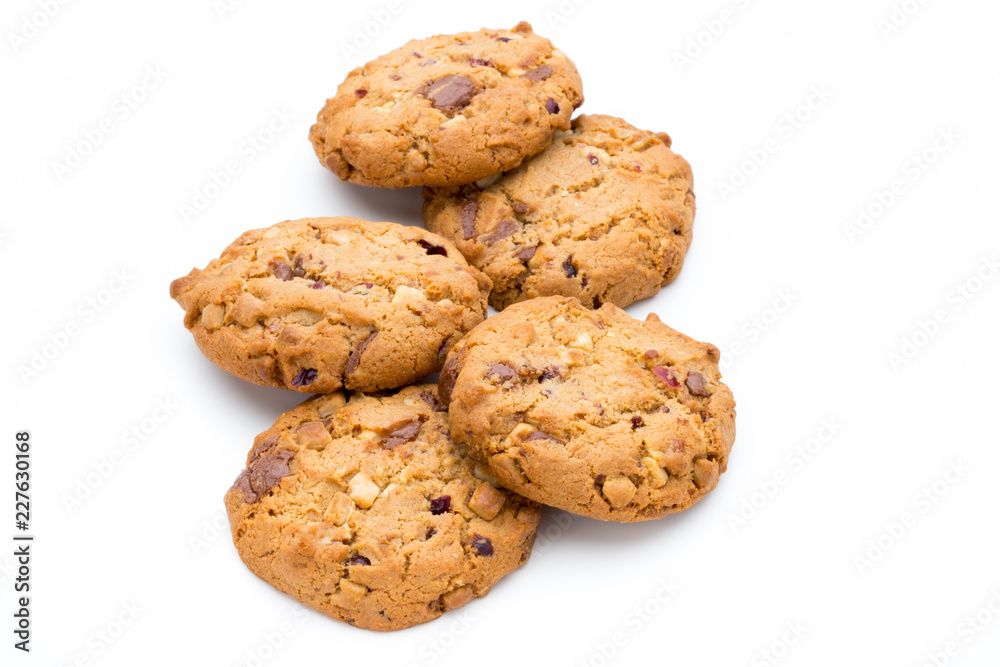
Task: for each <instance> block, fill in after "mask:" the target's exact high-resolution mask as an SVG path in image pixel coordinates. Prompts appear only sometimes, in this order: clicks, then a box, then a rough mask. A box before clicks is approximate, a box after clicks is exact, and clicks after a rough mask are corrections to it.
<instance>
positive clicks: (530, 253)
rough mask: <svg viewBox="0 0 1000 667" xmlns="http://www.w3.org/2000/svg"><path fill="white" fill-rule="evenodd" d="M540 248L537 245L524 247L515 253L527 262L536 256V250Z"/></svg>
mask: <svg viewBox="0 0 1000 667" xmlns="http://www.w3.org/2000/svg"><path fill="white" fill-rule="evenodd" d="M537 250H538V247H537V246H530V247H524V248H521V249H520V250H518V251H517V254H516V255H514V256H515V257H517V258H518V259H519V260H521V261H522V262H527V261H528V260H529V259H531V258H532V257H534V256H535V252H536V251H537Z"/></svg>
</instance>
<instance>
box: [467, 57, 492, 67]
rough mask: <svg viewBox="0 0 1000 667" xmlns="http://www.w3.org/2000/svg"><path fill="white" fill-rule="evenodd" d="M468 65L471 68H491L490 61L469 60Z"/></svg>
mask: <svg viewBox="0 0 1000 667" xmlns="http://www.w3.org/2000/svg"><path fill="white" fill-rule="evenodd" d="M469 64H470V65H472V66H473V67H493V62H492V61H490V60H480V59H479V58H469Z"/></svg>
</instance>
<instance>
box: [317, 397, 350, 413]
mask: <svg viewBox="0 0 1000 667" xmlns="http://www.w3.org/2000/svg"><path fill="white" fill-rule="evenodd" d="M345 405H347V399H346V398H344V395H343V394H340V393H337V394H333V395H332V396H330V397H329V398H328V399H327V400H326V402H324V403H323V405H321V406H319V408H318V410H317V412H318V413H319V416H320V417H322V418H323V419H326V418H327V417H329V416H330V415H332V414H333V413H334V412H336V411H337V410H339V409H341V408H342V407H344V406H345Z"/></svg>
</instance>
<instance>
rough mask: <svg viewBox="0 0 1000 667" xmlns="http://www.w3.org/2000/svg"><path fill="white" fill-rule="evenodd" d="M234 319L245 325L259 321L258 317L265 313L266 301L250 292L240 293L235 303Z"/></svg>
mask: <svg viewBox="0 0 1000 667" xmlns="http://www.w3.org/2000/svg"><path fill="white" fill-rule="evenodd" d="M231 314H232V316H233V319H234V320H236V321H237V322H239V323H240V324H242V325H243V326H245V327H249V326H251V325H253V324H256V323H257V318H258V317H260V316H261V315H263V314H264V302H263V301H261V300H260V299H258V298H257V297H255V296H254V295H253V294H250V293H249V292H244V293H243V294H240V298H238V299H236V303H234V304H233V311H232V313H231Z"/></svg>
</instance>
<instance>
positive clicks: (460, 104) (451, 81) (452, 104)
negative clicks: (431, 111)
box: [417, 74, 479, 111]
mask: <svg viewBox="0 0 1000 667" xmlns="http://www.w3.org/2000/svg"><path fill="white" fill-rule="evenodd" d="M478 92H479V89H478V88H476V84H474V83H472V81H471V80H470V79H469V78H468V77H464V76H461V75H459V74H450V75H448V76H446V77H443V78H441V79H438V80H437V81H434V82H433V83H428V84H425V85H423V86H421V87H420V88H418V89H417V94H419V95H423V96H424V97H426V98H427V99H429V100H430V101H431V106H432V107H434V108H435V109H440V110H442V111H458V110H459V109H464V108H465V107H467V106H468V105H469V102H471V101H472V98H473V97H475V96H476V94H477V93H478Z"/></svg>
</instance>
